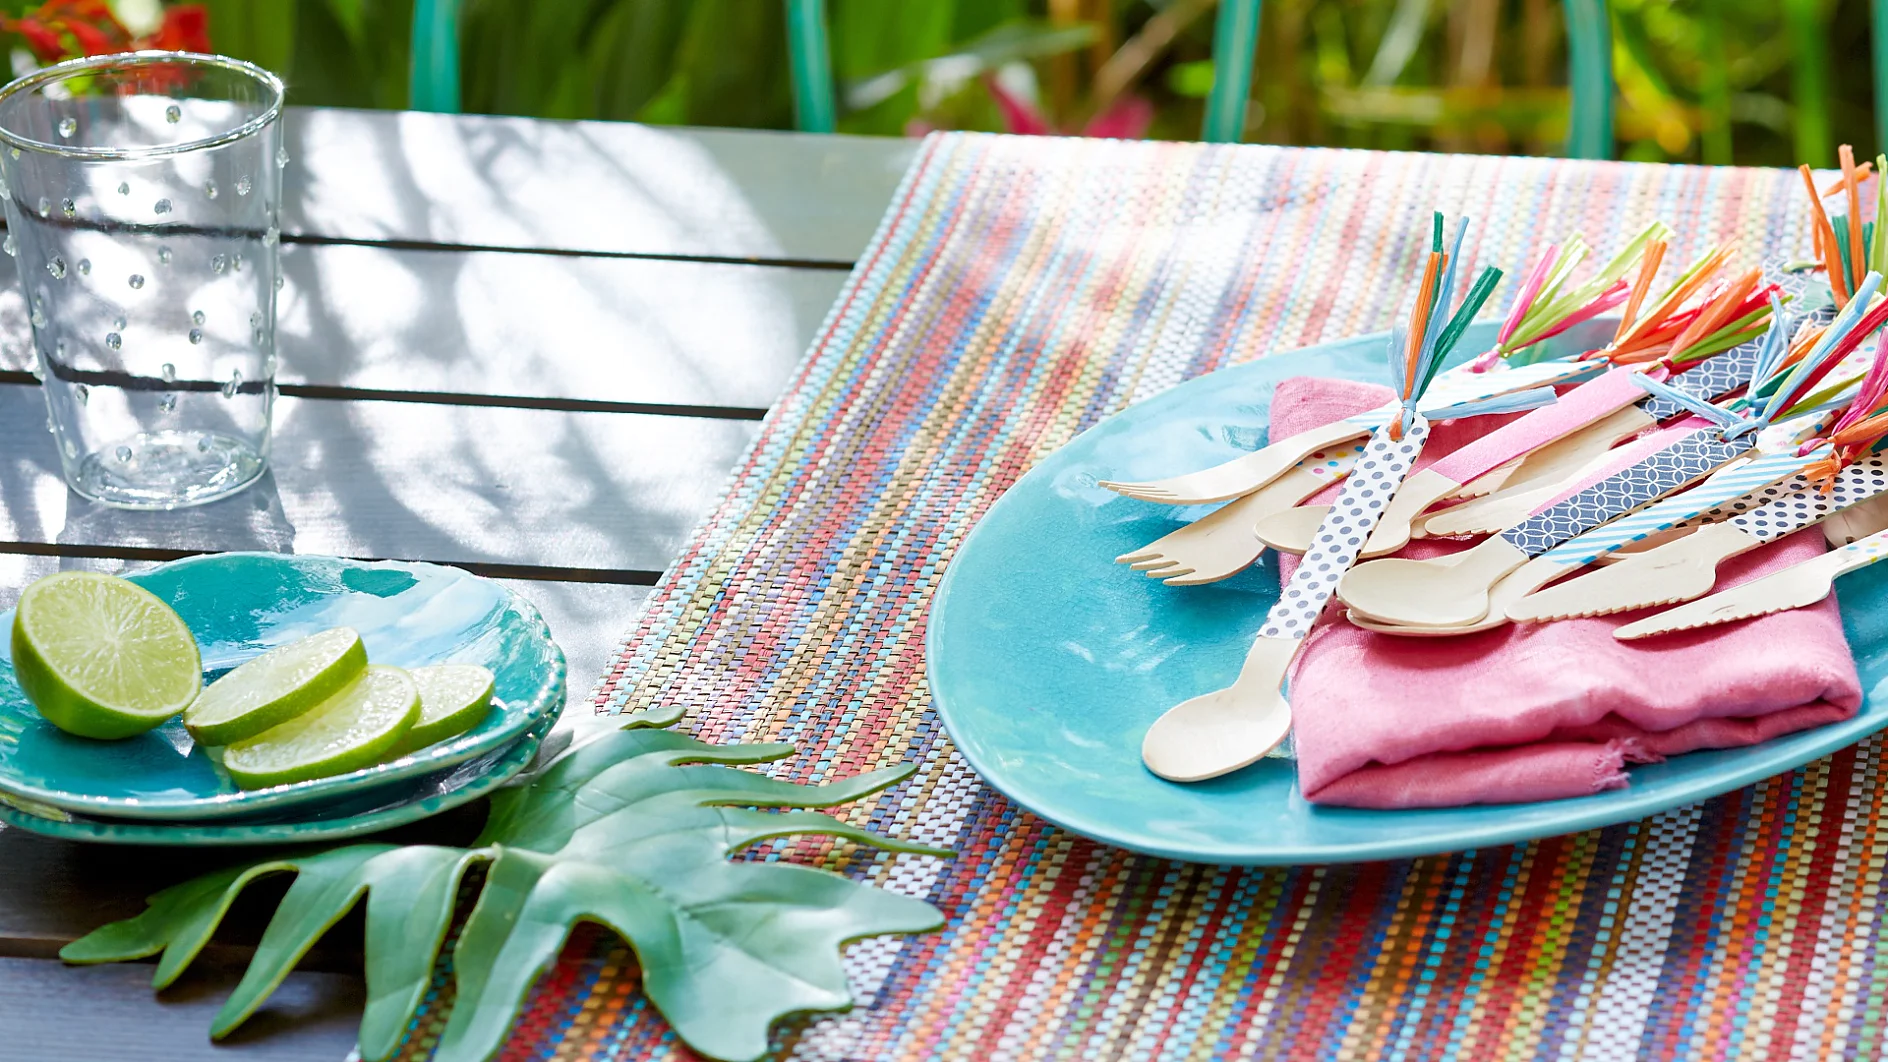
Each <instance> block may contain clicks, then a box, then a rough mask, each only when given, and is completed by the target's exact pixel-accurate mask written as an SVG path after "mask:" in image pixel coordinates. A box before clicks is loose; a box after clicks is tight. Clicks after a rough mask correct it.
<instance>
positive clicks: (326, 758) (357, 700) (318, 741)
mask: <svg viewBox="0 0 1888 1062" xmlns="http://www.w3.org/2000/svg"><path fill="white" fill-rule="evenodd" d="M419 716H420V690H419V687H418V686H416V685H414V684H413V678H412V676H410V675H408V674H407V673H406V672H404V671H402V670H400V669H399V668H397V667H386V666H384V665H381V664H374V665H372V666H370V667H369V668H368V669H367V673H366V674H365V675H362V676H361V677H360V678H358V679H356V680H355V681H354V683H353V684H352V685H350V686H347V687H346V688H344V689H343V690H341V692H339V693H337V694H335V695H334V696H332V697H330V698H328V699H327V700H326V701H323V702H322V703H320V704H318V705H316V706H315V707H314V708H312V709H310V710H308V711H307V712H304V713H302V714H301V715H298V716H296V717H295V718H293V719H290V720H289V721H288V722H286V723H283V724H282V725H281V726H278V727H274V728H272V729H269V730H265V731H263V732H262V733H260V734H258V735H256V736H255V737H253V738H250V739H249V740H248V741H239V742H237V743H236V744H234V745H231V746H229V747H228V748H227V749H225V750H223V767H224V768H225V769H226V770H228V771H229V776H230V777H231V778H233V779H235V781H236V784H237V785H239V786H241V787H243V788H244V789H263V788H266V787H268V786H272V785H286V784H288V783H289V782H306V781H308V780H309V779H310V778H326V777H327V776H329V775H334V774H346V773H347V772H349V771H354V770H359V769H360V768H362V767H370V766H372V765H374V764H376V763H379V762H380V760H381V758H382V757H383V756H384V755H385V754H386V752H387V750H388V749H391V748H392V747H393V745H394V742H396V741H399V740H400V738H401V737H403V736H405V734H406V732H407V731H408V730H410V729H412V727H413V721H414V720H415V719H418V718H419Z"/></svg>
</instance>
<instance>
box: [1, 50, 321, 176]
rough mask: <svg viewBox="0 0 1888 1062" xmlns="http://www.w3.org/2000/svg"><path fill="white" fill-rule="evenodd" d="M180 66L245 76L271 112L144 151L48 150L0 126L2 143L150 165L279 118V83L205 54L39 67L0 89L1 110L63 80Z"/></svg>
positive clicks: (139, 55)
mask: <svg viewBox="0 0 1888 1062" xmlns="http://www.w3.org/2000/svg"><path fill="white" fill-rule="evenodd" d="M166 63H170V64H184V65H189V66H205V67H215V68H218V69H222V70H228V71H232V72H234V73H238V74H243V75H245V76H248V77H250V78H253V79H255V80H256V81H258V82H260V83H261V84H262V85H263V86H264V87H266V88H267V89H268V90H269V93H270V95H271V96H272V97H273V98H272V99H271V100H270V101H269V106H268V107H267V108H266V109H265V110H264V111H263V112H262V113H261V114H258V115H256V116H254V117H252V118H250V119H249V120H248V121H246V122H244V123H243V124H241V125H239V126H236V127H235V128H233V129H228V130H225V131H223V132H221V133H217V134H216V135H214V136H206V137H199V138H198V139H196V140H189V141H185V142H184V143H181V144H153V145H151V146H148V147H132V148H113V147H75V146H72V145H70V144H49V143H47V142H45V141H43V140H34V139H33V138H32V137H28V136H21V135H19V134H18V133H15V132H13V131H12V130H11V129H8V128H7V127H6V126H5V125H4V124H0V143H6V144H8V145H10V146H12V147H16V148H20V149H22V150H26V151H36V152H39V153H41V154H44V155H55V156H58V157H61V158H69V159H119V160H123V159H149V158H161V157H163V156H166V155H182V154H184V153H186V152H190V151H201V150H203V149H204V148H212V147H220V146H222V145H224V144H230V143H234V142H236V141H238V140H241V139H243V138H244V137H247V136H253V135H254V134H255V133H257V132H258V131H260V130H261V129H262V128H263V127H265V126H267V125H268V124H269V123H270V122H273V121H275V120H276V119H277V118H279V117H281V116H282V98H283V96H284V95H285V94H286V92H287V89H286V88H285V87H284V86H283V84H282V79H281V78H279V77H277V76H276V75H274V74H273V73H270V72H269V71H267V70H265V69H263V68H262V67H259V66H257V65H256V64H254V63H251V62H245V61H244V60H241V59H232V58H230V57H229V56H226V55H208V54H205V53H203V52H162V51H142V52H112V53H108V54H105V55H87V56H81V57H79V58H77V59H67V60H66V61H65V62H62V63H54V64H53V65H51V66H46V67H41V68H40V69H38V70H35V71H33V72H32V73H30V74H27V75H26V76H24V77H20V78H15V79H14V80H13V81H12V82H11V83H10V84H8V85H6V86H5V87H4V88H0V105H4V104H5V103H6V102H7V101H9V100H11V99H12V98H13V97H15V96H17V95H19V94H20V93H22V92H29V91H31V90H33V89H37V88H40V87H42V86H45V85H48V84H51V83H52V82H54V81H62V80H65V79H66V78H69V77H72V76H75V75H78V74H82V73H86V72H88V71H96V70H102V69H106V68H113V67H124V68H136V67H143V66H158V65H162V64H166Z"/></svg>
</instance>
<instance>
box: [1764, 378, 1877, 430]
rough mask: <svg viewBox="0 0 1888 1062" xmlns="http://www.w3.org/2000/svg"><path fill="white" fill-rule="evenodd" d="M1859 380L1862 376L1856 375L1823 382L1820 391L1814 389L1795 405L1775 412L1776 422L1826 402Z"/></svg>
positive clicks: (1860, 380)
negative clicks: (1827, 382)
mask: <svg viewBox="0 0 1888 1062" xmlns="http://www.w3.org/2000/svg"><path fill="white" fill-rule="evenodd" d="M1863 375H1866V374H1865V373H1864V374H1863ZM1861 382H1862V376H1859V375H1858V376H1846V377H1844V378H1842V379H1840V380H1837V381H1836V382H1835V383H1832V384H1825V385H1824V386H1823V388H1822V389H1821V390H1820V391H1815V392H1812V393H1810V394H1807V395H1804V396H1803V397H1802V398H1801V399H1800V400H1798V401H1797V403H1796V404H1795V405H1793V406H1791V407H1790V408H1788V409H1786V410H1784V411H1783V412H1781V413H1779V414H1777V422H1778V423H1782V422H1783V421H1786V420H1788V419H1790V418H1791V417H1794V416H1799V415H1801V414H1802V413H1804V412H1807V411H1808V410H1812V409H1815V408H1816V407H1817V406H1820V405H1822V404H1823V403H1824V402H1827V401H1829V400H1830V399H1832V398H1834V397H1835V396H1836V395H1837V394H1839V393H1840V392H1841V391H1842V390H1843V389H1845V388H1849V387H1854V386H1855V385H1857V384H1859V383H1861Z"/></svg>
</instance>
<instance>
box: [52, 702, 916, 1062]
mask: <svg viewBox="0 0 1888 1062" xmlns="http://www.w3.org/2000/svg"><path fill="white" fill-rule="evenodd" d="M792 751H793V750H792V748H791V747H790V746H786V745H707V744H704V743H702V742H699V741H696V740H694V739H693V738H689V737H686V736H684V735H681V734H676V733H672V732H669V731H664V730H652V729H646V728H631V729H625V730H617V731H611V732H609V733H606V734H604V735H602V736H601V737H599V738H597V739H596V740H594V741H591V742H589V743H587V744H584V745H580V746H578V747H576V748H574V749H573V750H571V751H570V752H568V753H567V754H565V755H564V756H563V758H561V759H560V760H558V762H556V763H555V764H553V765H551V766H550V767H549V768H548V769H546V770H545V771H544V772H543V773H541V774H539V775H537V776H536V777H534V778H533V779H532V780H531V781H530V782H529V783H528V784H526V785H522V786H517V787H514V788H510V789H506V790H503V791H501V792H500V793H499V794H498V795H497V796H496V797H494V799H493V801H492V810H491V815H490V818H489V819H488V821H487V823H486V826H485V829H484V831H483V832H482V833H481V834H480V836H479V838H478V840H477V841H476V842H474V846H473V847H471V848H466V849H459V848H446V847H438V846H431V845H414V846H408V847H404V848H402V847H395V846H391V845H384V844H361V845H348V846H344V847H340V848H333V849H327V850H325V851H314V852H309V853H302V854H298V855H290V856H283V857H278V858H271V859H264V860H258V861H255V862H253V863H250V864H246V865H243V866H237V867H230V868H226V869H223V870H219V871H216V872H214V873H211V874H206V875H204V876H203V877H201V878H198V879H196V880H194V881H189V882H185V883H183V884H181V885H177V886H174V887H172V888H169V889H166V890H164V891H163V892H160V893H158V894H157V895H155V896H153V897H151V899H150V901H149V903H150V906H149V907H148V908H147V909H146V910H145V911H144V912H143V913H142V914H140V915H138V916H137V917H135V918H131V919H127V920H125V921H123V922H117V923H113V924H111V925H108V926H104V927H102V928H100V929H98V930H96V931H94V932H93V933H91V934H89V935H87V936H86V937H84V938H82V939H80V940H77V941H74V942H73V943H72V944H69V945H67V946H66V948H65V950H64V951H63V952H61V955H62V956H63V957H64V958H66V959H67V960H68V961H71V962H110V961H118V960H124V959H135V958H142V957H145V956H148V955H152V954H155V953H157V952H159V951H162V952H163V953H164V955H163V959H162V960H161V961H160V962H159V964H158V973H157V977H156V978H155V979H154V981H155V983H156V984H157V985H158V987H163V986H164V985H167V984H169V983H170V982H171V981H173V980H174V979H175V978H176V977H177V975H178V974H180V973H181V972H182V971H183V970H184V968H185V967H187V966H188V965H189V963H190V961H191V960H192V959H194V958H195V957H196V955H197V953H198V952H199V951H200V950H201V949H202V948H203V945H204V944H205V942H207V941H208V940H209V939H210V935H211V934H212V933H213V932H214V931H215V929H216V926H217V924H218V923H219V922H221V921H222V919H223V917H224V914H225V912H227V911H228V909H229V906H230V903H231V902H232V901H233V900H234V899H235V898H236V896H237V894H238V893H240V892H241V891H242V889H243V888H244V887H246V886H247V885H248V884H249V883H250V882H251V881H254V880H257V879H258V878H261V877H263V876H266V875H269V874H276V873H293V874H295V881H294V883H293V884H292V885H291V886H290V887H289V889H288V892H287V893H286V894H285V895H284V896H283V897H282V900H281V902H280V904H279V905H278V906H277V908H276V911H275V915H274V917H273V918H272V919H271V920H270V922H269V926H268V928H267V929H266V930H265V931H264V932H263V936H262V941H261V942H260V943H259V944H258V945H257V948H256V955H255V958H254V959H252V960H251V962H250V965H249V968H248V970H247V971H245V973H244V975H243V979H242V982H241V983H240V984H238V985H237V987H236V990H235V991H234V992H233V993H232V994H231V996H230V998H229V1000H228V1001H227V1002H226V1003H225V1004H224V1006H223V1008H222V1010H221V1011H219V1012H218V1014H217V1016H216V1018H215V1019H214V1022H213V1024H212V1027H211V1035H212V1036H214V1037H221V1036H224V1035H226V1034H228V1033H229V1032H231V1031H233V1030H234V1029H236V1028H237V1027H239V1026H240V1025H241V1024H242V1023H243V1021H245V1020H246V1019H247V1018H248V1017H249V1016H250V1015H251V1014H253V1013H254V1012H255V1011H256V1010H257V1008H259V1007H261V1006H262V1004H263V1003H264V1002H266V1001H267V999H268V998H269V996H270V994H271V993H273V992H274V991H275V989H276V987H277V986H278V985H280V984H281V982H282V979H283V978H284V977H286V976H287V975H288V972H289V971H290V970H291V969H292V968H293V967H294V965H295V964H296V963H297V962H298V961H300V959H301V958H302V956H303V955H305V954H306V953H307V951H308V949H309V948H311V947H313V946H314V944H315V942H316V941H318V940H320V939H321V936H322V934H324V933H326V932H327V931H328V929H329V928H330V927H332V926H333V925H334V924H335V923H336V922H337V921H339V920H340V919H341V918H342V917H343V916H345V915H346V914H347V912H348V911H349V910H351V909H352V908H353V907H354V905H355V904H357V903H359V902H360V901H361V898H362V897H363V896H364V897H366V901H367V948H366V964H365V965H366V980H367V997H368V1001H367V1007H366V1013H365V1014H364V1015H363V1018H362V1022H361V1036H360V1045H361V1055H362V1057H363V1058H366V1059H369V1060H379V1059H384V1058H387V1057H389V1056H390V1055H392V1054H393V1053H394V1052H395V1051H396V1050H397V1049H398V1048H399V1045H400V1039H401V1037H402V1036H403V1035H404V1033H405V1031H406V1028H407V1026H408V1024H409V1022H410V1019H411V1018H412V1016H413V1014H414V1013H415V1012H416V1011H417V1010H418V1008H419V1006H420V1004H421V1003H422V1001H423V1000H424V998H425V996H426V993H427V989H428V987H429V984H430V981H431V977H432V971H433V969H434V965H435V963H436V961H437V959H438V955H439V951H440V948H441V947H442V945H443V942H444V940H445V937H446V933H447V930H448V928H449V926H450V923H451V919H452V914H453V910H454V905H455V900H456V898H457V896H458V893H459V889H460V885H461V881H462V879H463V878H464V876H465V872H466V871H467V870H468V869H469V868H470V867H471V866H472V865H474V864H476V863H481V862H485V863H489V866H488V867H487V869H486V874H485V879H484V881H483V883H482V884H481V885H480V887H479V895H478V899H477V901H476V903H474V905H473V908H472V912H471V914H470V915H469V916H468V917H467V919H466V922H465V926H464V928H463V929H462V930H461V932H460V934H459V938H458V942H457V943H456V945H455V946H454V950H453V954H452V964H453V970H454V976H455V978H456V979H457V985H456V988H457V992H456V994H455V996H454V999H455V1003H454V1005H453V1007H452V1010H451V1012H450V1013H449V1014H448V1015H447V1020H446V1028H445V1032H444V1034H443V1036H442V1038H441V1040H440V1043H439V1047H438V1050H437V1053H436V1054H435V1056H434V1057H435V1060H436V1062H476V1060H482V1059H487V1058H490V1057H491V1056H492V1055H493V1054H494V1053H495V1052H496V1051H497V1050H498V1049H499V1047H500V1046H501V1045H502V1043H503V1041H504V1038H505V1035H506V1034H507V1032H508V1031H509V1030H510V1028H511V1024H512V1022H513V1020H514V1019H515V1018H516V1016H517V1014H518V1011H519V1008H520V1007H521V1006H522V1005H523V1002H524V998H525V995H526V994H527V993H528V992H529V991H530V989H531V986H532V985H533V984H534V983H535V982H536V981H537V979H538V978H539V977H540V976H541V975H542V974H543V972H544V971H545V969H546V968H547V967H548V966H549V965H550V964H551V963H553V962H554V961H556V959H557V956H558V953H559V952H560V951H561V950H562V949H563V947H564V944H565V942H566V941H567V940H568V938H569V936H570V932H571V930H572V928H573V927H575V926H576V925H577V924H578V923H580V922H586V921H589V922H598V923H601V924H603V925H605V926H608V927H610V928H611V929H614V930H615V931H616V932H617V933H619V934H620V935H622V937H623V938H624V939H625V940H627V941H628V942H629V944H630V946H631V947H632V948H633V949H634V950H635V952H636V955H637V958H638V960H639V961H640V962H641V964H642V966H643V987H644V991H645V992H647V993H648V996H649V999H650V1001H651V1002H652V1003H653V1004H654V1005H655V1006H656V1008H657V1009H658V1010H660V1011H661V1012H662V1013H663V1014H664V1015H665V1016H666V1017H667V1018H668V1019H669V1021H670V1023H671V1024H673V1025H674V1026H675V1030H676V1032H677V1034H678V1035H680V1036H681V1038H682V1039H683V1040H684V1041H686V1042H687V1043H688V1044H689V1046H690V1047H692V1048H694V1049H695V1050H696V1051H698V1052H700V1053H702V1054H705V1055H709V1056H711V1057H714V1058H722V1059H752V1058H757V1057H759V1056H760V1055H761V1054H763V1053H764V1052H765V1051H766V1049H767V1030H768V1027H769V1026H770V1025H771V1024H772V1023H773V1022H774V1021H775V1020H776V1019H778V1018H780V1017H781V1016H783V1015H786V1014H790V1013H794V1012H798V1011H809V1010H828V1011H829V1010H839V1009H843V1008H845V1007H847V1006H850V1005H851V996H850V993H849V991H848V989H847V987H846V980H845V971H844V967H843V966H842V964H841V962H840V949H841V947H842V946H843V945H844V944H845V943H846V942H847V941H851V940H856V939H859V938H861V937H868V936H876V935H880V934H885V933H914V932H923V931H926V930H932V929H936V928H938V927H939V926H941V925H942V924H943V918H942V916H941V915H940V914H939V913H938V911H937V909H936V908H934V907H932V906H931V905H930V904H928V903H925V902H924V901H922V900H917V899H913V898H910V897H906V896H899V895H895V894H892V893H887V892H884V891H882V890H879V889H875V888H872V887H870V886H868V885H864V884H861V883H859V882H857V881H854V880H852V879H850V878H846V877H842V876H840V875H838V874H834V873H831V872H828V871H825V870H819V869H815V868H812V867H805V866H797V865H793V864H788V863H770V862H758V861H756V862H730V861H729V859H728V857H729V856H731V855H733V854H734V853H735V852H738V851H740V850H741V849H743V848H745V847H747V846H749V845H752V844H754V843H756V842H759V841H762V840H766V839H769V838H775V837H785V836H790V835H801V834H818V835H825V836H830V837H837V838H841V839H845V840H850V841H855V842H858V843H861V844H867V845H872V846H875V847H878V848H881V849H884V850H887V851H893V852H907V853H917V854H927V855H939V856H948V855H949V854H950V853H949V852H946V851H944V850H941V849H936V848H930V847H927V846H924V845H918V844H912V843H909V842H904V841H898V840H894V839H891V838H886V837H882V836H880V835H878V834H876V833H873V832H872V831H870V830H866V829H863V828H860V827H857V826H852V825H850V824H848V823H844V822H840V821H839V820H837V819H834V818H831V817H830V816H827V815H823V814H820V813H819V812H816V811H812V810H809V809H812V808H819V807H828V806H831V805H834V804H842V803H847V802H849V801H853V800H857V799H859V798H861V797H864V796H868V795H870V794H871V793H874V792H877V791H879V790H881V789H884V788H885V787H887V786H890V785H892V784H894V783H896V782H898V781H900V780H902V779H904V778H906V777H908V776H909V775H910V774H911V770H912V768H910V767H909V766H900V767H895V768H889V769H885V770H879V771H873V772H869V773H867V774H863V775H859V776H857V777H854V778H849V779H845V780H842V781H839V782H834V783H831V784H827V785H822V786H804V785H798V784H796V783H793V782H787V781H782V780H779V779H775V778H769V777H767V776H765V775H761V774H757V773H754V772H751V771H744V770H739V769H737V768H736V767H735V766H732V765H736V764H754V763H763V762H767V761H770V760H778V759H781V758H783V757H785V756H787V755H789V754H791V752H792ZM761 808H778V809H784V810H779V811H764V810H758V809H761Z"/></svg>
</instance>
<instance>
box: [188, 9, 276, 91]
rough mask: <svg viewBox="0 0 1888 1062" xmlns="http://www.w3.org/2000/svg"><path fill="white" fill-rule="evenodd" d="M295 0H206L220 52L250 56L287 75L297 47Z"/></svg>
mask: <svg viewBox="0 0 1888 1062" xmlns="http://www.w3.org/2000/svg"><path fill="white" fill-rule="evenodd" d="M295 4H296V0H205V3H204V7H205V9H206V10H207V12H208V14H209V17H210V42H211V43H212V44H214V45H216V50H217V52H218V54H221V55H232V56H235V57H236V58H238V59H247V60H249V61H250V62H252V63H255V64H256V65H257V66H260V67H262V68H263V69H265V70H271V71H274V72H275V73H277V74H280V75H281V76H282V77H284V78H287V77H288V76H289V75H290V73H291V70H292V68H291V60H292V59H293V57H294V49H295Z"/></svg>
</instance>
